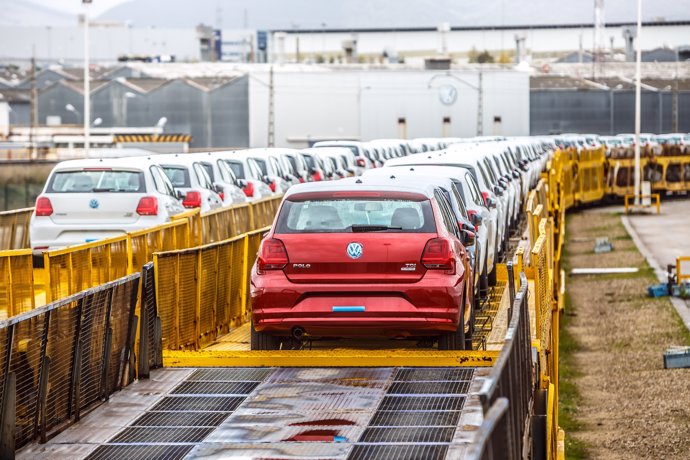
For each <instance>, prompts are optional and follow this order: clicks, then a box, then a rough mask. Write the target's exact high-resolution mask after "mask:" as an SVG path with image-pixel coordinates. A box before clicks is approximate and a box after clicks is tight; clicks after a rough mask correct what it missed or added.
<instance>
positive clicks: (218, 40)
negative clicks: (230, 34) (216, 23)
mask: <svg viewBox="0 0 690 460" xmlns="http://www.w3.org/2000/svg"><path fill="white" fill-rule="evenodd" d="M213 40H214V41H215V44H216V47H215V50H214V51H215V52H216V61H220V60H221V59H222V58H223V36H222V34H221V32H220V29H214V31H213Z"/></svg>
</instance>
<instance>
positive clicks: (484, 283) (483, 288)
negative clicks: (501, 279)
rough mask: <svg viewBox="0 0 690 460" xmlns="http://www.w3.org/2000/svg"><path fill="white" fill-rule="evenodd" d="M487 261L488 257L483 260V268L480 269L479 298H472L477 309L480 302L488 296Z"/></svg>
mask: <svg viewBox="0 0 690 460" xmlns="http://www.w3.org/2000/svg"><path fill="white" fill-rule="evenodd" d="M488 260H489V258H488V257H485V258H484V268H483V269H482V273H481V275H479V296H477V297H475V298H474V303H475V305H476V306H477V308H479V307H480V306H481V303H482V300H483V299H484V298H485V297H486V296H487V295H489V273H488V264H489V262H488Z"/></svg>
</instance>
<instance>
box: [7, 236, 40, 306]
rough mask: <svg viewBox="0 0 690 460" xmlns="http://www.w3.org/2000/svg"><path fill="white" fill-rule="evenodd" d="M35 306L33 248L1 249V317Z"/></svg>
mask: <svg viewBox="0 0 690 460" xmlns="http://www.w3.org/2000/svg"><path fill="white" fill-rule="evenodd" d="M34 307H35V297H34V272H33V265H32V256H31V249H15V250H11V251H0V319H5V318H9V317H11V316H16V315H19V314H21V313H24V312H26V311H29V310H32V309H33V308H34Z"/></svg>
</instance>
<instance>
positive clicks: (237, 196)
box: [190, 152, 249, 206]
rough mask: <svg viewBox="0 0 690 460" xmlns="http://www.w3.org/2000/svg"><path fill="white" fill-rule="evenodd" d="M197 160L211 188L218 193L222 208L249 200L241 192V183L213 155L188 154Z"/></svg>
mask: <svg viewBox="0 0 690 460" xmlns="http://www.w3.org/2000/svg"><path fill="white" fill-rule="evenodd" d="M190 155H192V156H196V157H198V158H199V163H201V165H202V166H203V167H204V169H205V170H206V174H208V176H209V178H210V179H211V182H212V183H213V186H214V187H215V189H216V190H217V191H218V195H220V198H221V200H223V206H232V205H234V204H242V203H246V202H247V201H248V200H249V199H248V197H247V195H245V193H244V191H243V183H241V182H240V181H239V179H237V177H236V176H235V173H234V172H233V171H232V169H231V168H230V166H228V164H227V163H225V162H224V161H223V160H221V159H219V158H217V157H215V156H214V154H213V153H211V152H209V153H193V154H190Z"/></svg>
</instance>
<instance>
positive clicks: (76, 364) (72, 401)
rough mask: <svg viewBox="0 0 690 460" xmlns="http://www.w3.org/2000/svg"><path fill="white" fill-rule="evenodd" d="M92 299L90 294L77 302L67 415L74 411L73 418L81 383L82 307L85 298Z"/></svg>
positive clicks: (77, 414)
mask: <svg viewBox="0 0 690 460" xmlns="http://www.w3.org/2000/svg"><path fill="white" fill-rule="evenodd" d="M87 298H88V299H89V300H90V301H92V300H93V297H92V296H88V297H85V298H83V299H79V301H78V302H77V313H76V314H77V326H76V328H75V330H74V351H73V353H72V380H71V382H70V389H69V396H68V404H67V416H68V417H72V414H73V413H74V416H75V420H77V421H78V420H79V396H80V388H79V386H80V384H81V322H82V312H83V309H84V301H85V300H86V299H87Z"/></svg>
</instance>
